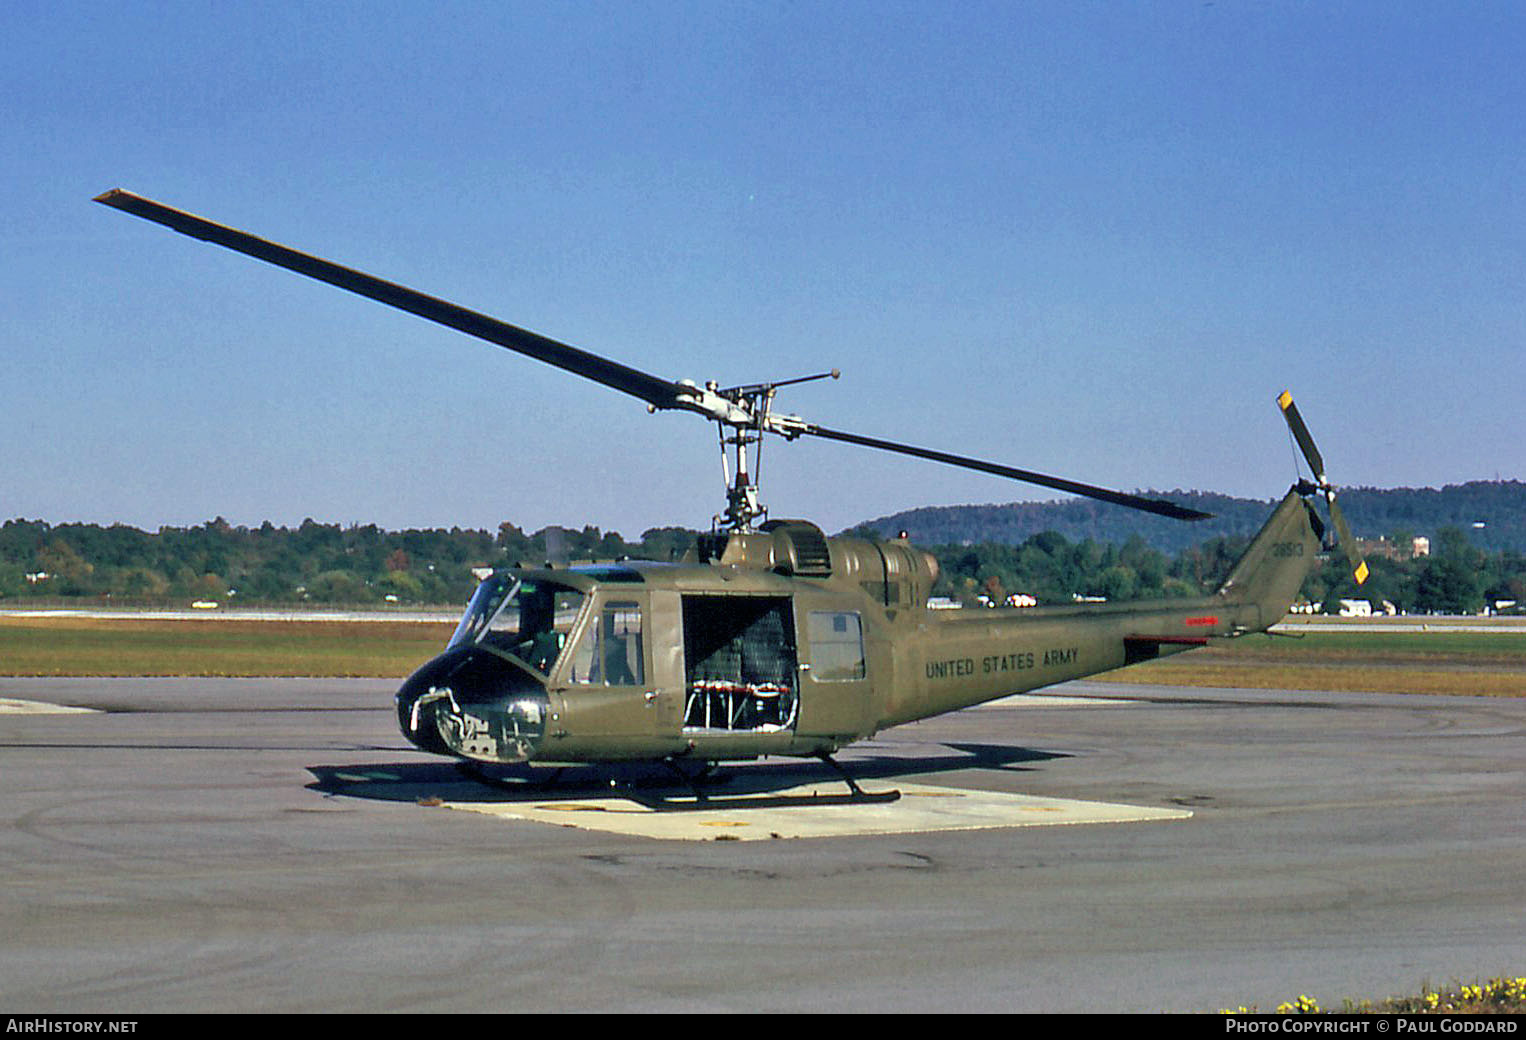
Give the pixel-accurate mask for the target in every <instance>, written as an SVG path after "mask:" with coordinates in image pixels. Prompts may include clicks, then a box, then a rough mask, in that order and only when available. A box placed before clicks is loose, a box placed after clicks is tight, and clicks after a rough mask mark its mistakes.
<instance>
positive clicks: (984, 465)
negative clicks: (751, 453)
mask: <svg viewBox="0 0 1526 1040" xmlns="http://www.w3.org/2000/svg"><path fill="white" fill-rule="evenodd" d="M799 432H801V433H807V434H811V435H812V436H815V437H825V438H827V439H828V440H833V441H842V442H844V443H846V444H857V445H859V446H860V447H864V448H878V449H880V450H881V451H893V452H895V453H897V454H899V455H911V456H913V457H914V458H919V459H929V460H931V461H933V462H942V463H945V464H947V465H950V466H959V467H962V468H964V469H973V470H978V471H980V472H981V473H991V474H994V475H995V476H998V477H1008V478H1010V479H1012V480H1021V481H1023V482H1025V483H1028V484H1037V485H1039V486H1040V487H1047V488H1053V489H1055V490H1056V491H1064V492H1067V493H1069V494H1072V495H1081V496H1083V497H1085V498H1095V499H1097V500H1098V501H1101V502H1111V503H1113V504H1114V505H1119V506H1127V507H1128V508H1130V509H1140V510H1143V511H1144V512H1146V513H1155V514H1156V515H1158V516H1166V517H1170V518H1171V519H1173V520H1210V519H1212V518H1213V514H1212V513H1200V512H1198V511H1197V510H1196V509H1188V508H1186V507H1185V506H1179V505H1177V504H1176V503H1174V502H1166V501H1164V500H1162V499H1158V498H1144V497H1143V496H1140V495H1131V494H1129V493H1128V492H1126V491H1110V490H1108V489H1107V488H1102V487H1097V486H1096V485H1094V484H1081V483H1078V482H1076V481H1074V480H1066V479H1065V478H1063V477H1051V476H1048V475H1046V474H1043V473H1034V472H1033V471H1032V470H1026V469H1014V468H1013V467H1011V466H1003V465H1001V464H999V463H995V462H983V461H981V460H980V459H971V458H966V457H964V456H963V455H950V454H949V453H947V452H943V451H933V450H932V449H930V448H916V447H912V446H911V445H909V444H897V443H895V442H894V441H882V440H879V439H878V438H875V437H863V436H860V435H859V434H856V433H844V432H843V431H841V430H829V429H827V428H826V427H823V426H817V425H815V424H814V423H807V424H805V425H804V426H803V427H802V428H801V429H800V431H799Z"/></svg>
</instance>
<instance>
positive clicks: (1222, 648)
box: [1100, 631, 1526, 697]
mask: <svg viewBox="0 0 1526 1040" xmlns="http://www.w3.org/2000/svg"><path fill="white" fill-rule="evenodd" d="M1100 678H1101V679H1103V680H1104V681H1113V682H1134V683H1152V684H1159V685H1170V686H1222V687H1228V688H1231V689H1271V690H1332V691H1337V692H1348V693H1466V694H1475V695H1480V696H1495V697H1526V631H1522V632H1512V633H1507V634H1488V633H1473V632H1454V633H1446V632H1372V631H1361V632H1309V633H1306V634H1303V635H1301V636H1298V637H1296V638H1295V637H1286V636H1265V635H1255V636H1245V637H1242V638H1240V639H1232V640H1224V641H1222V642H1217V643H1215V644H1213V645H1211V646H1208V647H1204V648H1203V649H1200V650H1193V651H1190V652H1188V653H1183V654H1178V655H1174V656H1171V657H1166V658H1162V659H1160V660H1158V661H1151V662H1148V663H1146V664H1140V665H1136V666H1134V667H1132V668H1125V669H1121V670H1119V671H1116V672H1110V673H1108V674H1107V675H1105V676H1101V677H1100Z"/></svg>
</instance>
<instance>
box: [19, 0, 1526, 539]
mask: <svg viewBox="0 0 1526 1040" xmlns="http://www.w3.org/2000/svg"><path fill="white" fill-rule="evenodd" d="M1523 12H1526V9H1523V8H1521V7H1520V5H1518V4H1512V3H1501V4H1464V5H1435V4H1428V5H1422V4H1406V3H1372V4H1365V3H1364V4H1329V5H1323V4H1295V3H1275V4H1274V3H1241V2H1231V0H1218V2H1215V3H1208V4H1205V3H1124V2H1121V0H1120V2H1115V3H1085V2H1068V3H1060V2H1054V3H1005V4H983V3H960V4H954V5H947V4H932V3H927V4H897V3H872V4H860V3H831V4H828V3H820V4H804V3H560V4H541V3H448V4H444V3H442V4H424V3H410V4H404V3H324V4H292V3H243V4H217V5H214V4H205V3H194V4H193V3H184V4H180V3H164V4H146V3H130V2H129V3H99V4H94V3H92V4H80V3H74V4H71V3H62V4H59V3H49V4H42V3H33V2H30V0H12V2H10V3H8V4H6V5H5V6H4V8H3V9H0V28H3V29H4V32H5V38H6V39H7V40H8V41H9V43H8V47H7V52H8V54H7V61H6V62H4V63H3V64H0V134H3V139H0V173H3V183H4V184H5V185H6V188H7V203H8V204H7V205H6V206H4V207H3V209H0V243H3V248H0V285H3V286H4V296H3V298H0V299H3V302H0V337H3V340H4V348H5V351H6V357H7V362H6V365H5V372H6V379H5V383H6V391H7V392H6V394H5V398H6V402H7V404H6V407H5V409H3V414H0V443H3V444H4V445H5V451H4V452H3V453H0V513H3V514H4V516H6V517H13V516H24V517H28V518H40V519H46V520H49V521H52V522H55V523H61V522H67V521H95V522H103V523H110V522H124V523H129V524H134V525H137V526H142V527H147V528H155V527H157V526H159V525H160V524H194V523H199V522H201V521H203V520H206V519H209V518H211V517H214V516H219V515H221V516H224V517H226V518H227V519H228V520H230V521H231V522H233V523H243V524H258V523H259V522H260V521H262V520H264V519H267V518H268V519H271V520H273V521H274V522H276V523H281V524H294V523H298V522H300V521H301V520H302V519H303V518H304V517H313V518H315V519H318V520H322V521H325V522H340V523H351V522H355V523H372V522H375V523H379V524H382V525H384V526H387V527H393V528H397V527H410V526H451V525H461V526H470V527H495V526H496V525H497V524H498V523H499V522H500V521H502V520H511V521H513V522H515V523H518V524H520V525H521V526H523V527H526V528H529V529H535V528H538V527H541V526H544V525H546V524H551V523H561V524H574V523H577V524H581V523H593V524H597V525H599V526H601V527H604V528H605V529H615V530H619V531H621V532H623V533H625V534H627V535H631V536H634V535H636V534H639V533H640V531H641V530H643V529H645V528H647V527H652V526H658V525H662V524H682V525H686V526H695V527H703V526H705V525H706V524H708V522H709V519H710V517H711V516H712V514H714V513H715V512H716V511H718V510H719V509H720V508H721V507H722V505H723V504H724V503H723V496H722V493H721V487H722V484H721V468H720V462H719V452H718V450H717V445H716V438H715V433H714V430H713V427H710V426H708V425H706V424H704V423H703V422H701V421H698V420H697V419H696V418H695V417H693V416H689V415H685V414H670V413H664V414H659V415H655V416H653V415H648V414H647V412H646V410H645V408H644V407H643V406H642V405H641V404H640V402H637V401H635V400H634V399H628V398H626V397H624V396H622V395H620V394H617V393H613V392H611V391H608V390H605V389H603V388H601V387H598V386H596V385H594V384H591V383H585V382H583V381H581V380H579V379H577V378H575V377H572V376H569V375H567V374H564V373H561V372H557V371H555V370H552V369H549V368H545V367H544V366H541V365H538V364H537V363H535V362H532V361H529V360H527V359H523V358H519V357H517V356H514V355H512V354H509V353H507V352H505V351H503V350H501V349H499V348H496V347H492V346H489V345H487V344H483V343H479V342H477V341H474V340H471V339H468V338H466V337H464V336H462V335H460V334H458V333H453V332H450V331H449V330H445V329H441V328H438V327H435V326H432V325H430V324H428V323H426V322H423V321H420V320H419V319H417V318H414V317H411V316H409V315H404V314H400V313H396V312H393V311H390V310H388V309H387V308H384V307H381V306H379V305H377V304H374V303H371V302H370V301H366V300H361V299H359V298H355V297H351V296H348V295H347V294H344V293H340V292H338V291H336V290H334V289H331V288H329V287H327V286H323V285H320V284H317V283H313V282H308V281H306V280H304V279H302V278H300V277H298V276H295V275H292V274H289V273H287V272H284V271H280V270H277V269H275V268H271V267H269V266H267V265H264V264H260V263H258V262H255V261H252V260H249V259H246V258H244V257H240V256H237V255H235V254H232V253H228V252H225V251H223V250H220V249H217V248H216V247H212V246H208V245H205V244H202V243H198V242H195V241H193V240H191V239H188V238H185V237H183V236H180V235H177V234H174V233H172V232H169V231H167V230H164V229H162V228H159V227H157V226H155V225H151V224H147V223H144V222H142V221H139V220H137V219H135V218H132V217H129V216H126V215H125V214H121V213H118V212H115V211H112V210H109V209H107V208H105V207H102V206H97V205H93V204H91V203H90V201H89V200H90V199H91V198H92V197H93V196H95V195H97V194H99V193H100V192H102V191H104V190H106V189H108V188H113V187H121V188H126V189H128V190H131V191H135V192H138V193H140V194H144V195H148V196H150V197H153V198H157V199H160V200H162V201H164V202H167V203H169V204H171V205H175V206H178V207H181V208H185V209H189V210H192V211H194V212H198V213H201V214H203V215H205V216H208V217H211V218H212V219H214V220H218V221H221V222H224V223H229V224H233V225H235V226H238V227H242V228H245V229H247V230H250V231H253V232H255V233H256V234H260V235H262V236H265V237H269V238H274V239H276V240H278V241H282V242H285V243H287V244H289V245H292V246H295V247H297V248H299V249H302V250H305V251H308V252H313V253H317V254H319V255H322V256H326V257H329V258H331V259H334V260H337V261H339V262H342V263H345V264H349V265H351V266H355V267H359V268H362V269H364V270H368V271H371V272H372V273H375V274H378V275H381V276H383V277H386V278H389V279H392V280H396V281H400V282H403V283H405V284H408V285H412V286H414V287H416V288H419V289H422V290H424V291H426V292H431V293H434V294H436V295H440V296H444V297H446V298H448V299H451V300H454V301H456V302H458V303H461V304H464V305H466V306H468V307H472V308H474V309H477V310H482V311H486V312H488V313H490V314H493V315H495V316H497V317H500V318H503V319H504V320H507V321H510V322H514V323H516V324H519V325H522V326H525V327H527V328H531V329H534V330H536V331H538V332H542V333H544V334H546V335H549V336H553V337H555V338H557V339H561V340H563V341H565V342H568V343H572V344H574V345H576V346H579V347H582V348H584V349H587V350H592V351H595V352H598V353H603V354H606V355H608V356H611V357H613V358H615V359H617V360H619V361H622V362H624V363H626V364H629V365H633V366H635V367H637V368H641V369H644V370H646V371H649V372H652V373H654V374H656V375H660V376H663V377H665V378H673V379H679V378H693V379H696V380H700V381H703V380H705V379H710V378H714V379H717V380H719V381H721V382H722V383H723V384H734V383H743V382H754V381H758V380H761V379H766V378H773V377H779V378H784V377H791V376H796V375H801V374H805V373H809V372H815V371H821V370H823V369H827V368H832V367H836V368H839V369H841V370H842V372H843V376H842V379H841V380H839V381H836V382H825V383H816V384H810V385H807V386H803V387H798V388H793V389H791V390H790V391H786V396H784V397H783V398H782V401H781V406H782V407H783V408H784V409H785V410H789V411H794V412H797V413H799V414H802V415H804V416H806V417H808V418H810V419H812V420H815V421H817V422H820V423H822V424H823V425H827V426H833V427H837V428H840V429H847V430H852V431H855V432H859V433H864V434H868V435H871V436H879V437H886V438H890V439H896V440H902V441H906V442H910V443H913V444H919V445H924V446H927V447H933V448H941V449H944V450H950V451H956V452H963V453H966V454H971V455H976V456H980V457H985V458H990V459H993V460H995V461H999V462H1005V463H1008V464H1010V465H1015V466H1021V467H1025V468H1030V469H1037V470H1041V471H1047V472H1052V473H1058V474H1062V475H1065V476H1069V477H1072V478H1075V479H1078V480H1083V481H1089V482H1094V483H1099V484H1104V485H1108V486H1114V487H1122V488H1127V489H1132V488H1136V487H1150V488H1164V489H1169V488H1173V487H1184V488H1202V489H1210V490H1216V491H1223V492H1228V493H1231V494H1240V495H1253V496H1257V497H1271V496H1274V495H1277V494H1280V492H1281V491H1283V490H1284V489H1285V488H1286V486H1287V484H1288V482H1289V481H1291V480H1292V479H1293V478H1294V476H1295V470H1294V458H1293V453H1292V450H1291V448H1290V446H1289V443H1288V437H1287V435H1286V432H1285V430H1284V428H1283V427H1282V424H1281V419H1280V417H1279V415H1278V412H1277V409H1276V407H1275V405H1274V403H1273V399H1274V397H1275V395H1276V394H1277V393H1278V392H1279V391H1280V390H1282V389H1283V388H1284V387H1289V388H1291V389H1292V390H1293V392H1294V394H1295V396H1296V398H1297V399H1298V401H1299V404H1300V407H1301V409H1302V411H1303V414H1304V415H1305V417H1306V418H1307V419H1308V420H1309V422H1310V424H1311V426H1312V427H1313V428H1314V431H1315V434H1316V436H1317V437H1318V438H1319V440H1320V444H1321V447H1322V448H1323V450H1324V453H1325V456H1326V459H1327V460H1328V463H1329V466H1330V470H1331V476H1332V479H1334V480H1336V481H1337V482H1344V483H1347V484H1362V485H1371V486H1384V487H1387V486H1399V485H1407V486H1440V485H1442V484H1446V483H1453V482H1459V481H1464V480H1469V479H1479V478H1494V477H1496V476H1499V477H1506V478H1523V477H1526V439H1523V438H1522V437H1521V436H1520V434H1519V424H1520V420H1521V416H1522V412H1523V408H1522V397H1523V388H1526V350H1523V347H1526V293H1523V285H1522V275H1523V271H1526V264H1523V259H1526V219H1523V218H1526V196H1523V184H1526V147H1523V144H1526V141H1523V137H1526V132H1523V127H1526V118H1523V116H1526V76H1523V73H1522V71H1521V58H1520V56H1521V55H1522V54H1523V53H1526V13H1523ZM763 478H764V485H763V491H764V496H763V497H764V501H765V503H766V504H768V505H769V506H770V507H771V509H772V511H773V514H774V515H776V516H806V517H810V518H813V519H816V520H817V521H818V522H820V523H821V524H822V525H823V526H826V527H828V528H831V529H838V528H841V527H844V526H848V525H850V524H852V523H855V522H857V521H859V520H861V519H865V518H868V517H873V516H878V515H882V514H885V513H889V512H892V511H894V510H897V509H903V508H909V507H913V506H918V505H927V504H953V503H964V502H999V501H1011V500H1014V499H1024V498H1033V499H1044V498H1050V497H1052V495H1051V494H1050V493H1048V492H1044V491H1042V490H1041V489H1028V488H1026V487H1024V486H1021V485H1016V484H1009V483H1006V482H1002V481H999V480H997V479H995V478H991V477H986V476H982V475H979V474H974V473H965V472H961V471H957V470H951V469H944V468H941V467H938V466H936V465H933V464H931V463H923V462H916V461H912V460H907V459H900V458H897V457H894V456H888V455H887V456H878V455H876V454H874V453H870V452H866V451H863V450H859V449H853V448H849V447H847V446H843V445H837V444H831V443H824V442H823V443H814V444H810V443H805V442H796V443H793V444H784V443H783V442H778V441H775V442H772V443H770V444H769V445H768V446H767V447H766V449H765V455H764V460H763Z"/></svg>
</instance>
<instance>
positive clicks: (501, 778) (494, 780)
mask: <svg viewBox="0 0 1526 1040" xmlns="http://www.w3.org/2000/svg"><path fill="white" fill-rule="evenodd" d="M456 771H457V772H459V773H460V774H461V775H462V776H464V777H466V778H467V779H468V780H474V781H476V782H477V783H479V784H483V785H485V786H487V787H491V788H493V790H495V791H544V790H546V789H548V788H550V787H551V786H552V785H553V784H555V783H556V781H557V778H558V777H560V776H561V775H562V773H563V772H564V770H562V769H560V768H558V769H553V770H552V771H551V773H550V774H549V775H547V776H543V777H533V778H532V777H529V776H525V775H524V774H519V775H514V776H506V775H500V774H498V773H494V772H493V771H492V767H491V766H487V765H484V764H482V763H481V762H468V761H466V760H465V759H462V760H460V761H458V762H457V763H456Z"/></svg>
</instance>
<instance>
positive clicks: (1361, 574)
mask: <svg viewBox="0 0 1526 1040" xmlns="http://www.w3.org/2000/svg"><path fill="white" fill-rule="evenodd" d="M1277 407H1279V408H1281V409H1282V417H1283V418H1284V419H1285V420H1287V424H1288V429H1290V430H1291V431H1292V432H1293V439H1294V440H1295V441H1297V442H1298V447H1299V450H1301V451H1302V452H1303V457H1304V459H1305V460H1307V461H1308V463H1309V469H1311V470H1312V471H1313V472H1314V482H1313V483H1312V484H1306V487H1307V490H1306V491H1305V492H1304V493H1305V494H1312V493H1313V492H1315V491H1318V492H1319V493H1320V494H1321V495H1323V496H1324V499H1325V508H1326V510H1327V511H1328V512H1329V514H1330V522H1331V524H1333V525H1334V527H1335V546H1334V547H1335V548H1339V549H1340V550H1341V551H1342V552H1344V553H1345V554H1346V559H1347V560H1348V561H1349V562H1350V564H1351V576H1352V577H1353V578H1355V579H1356V583H1357V584H1358V585H1360V584H1362V583H1363V582H1365V581H1366V580H1367V573H1368V572H1367V561H1366V560H1364V559H1362V554H1361V553H1360V552H1358V551H1357V547H1356V538H1354V537H1353V536H1352V534H1351V527H1350V525H1348V524H1347V523H1346V517H1345V514H1344V513H1342V512H1341V509H1340V506H1338V505H1337V504H1336V502H1335V486H1334V485H1333V484H1331V483H1330V480H1329V478H1328V477H1326V476H1325V460H1324V457H1323V456H1322V455H1320V453H1319V447H1318V446H1317V445H1316V444H1315V443H1314V437H1313V436H1312V435H1311V434H1310V433H1309V427H1308V426H1307V425H1306V424H1305V423H1304V421H1303V416H1301V415H1299V414H1298V406H1297V405H1296V404H1294V403H1293V395H1292V394H1291V393H1290V392H1288V391H1287V390H1284V391H1283V392H1282V393H1281V394H1279V395H1278V397H1277ZM1326 548H1330V546H1328V545H1327V546H1326Z"/></svg>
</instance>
